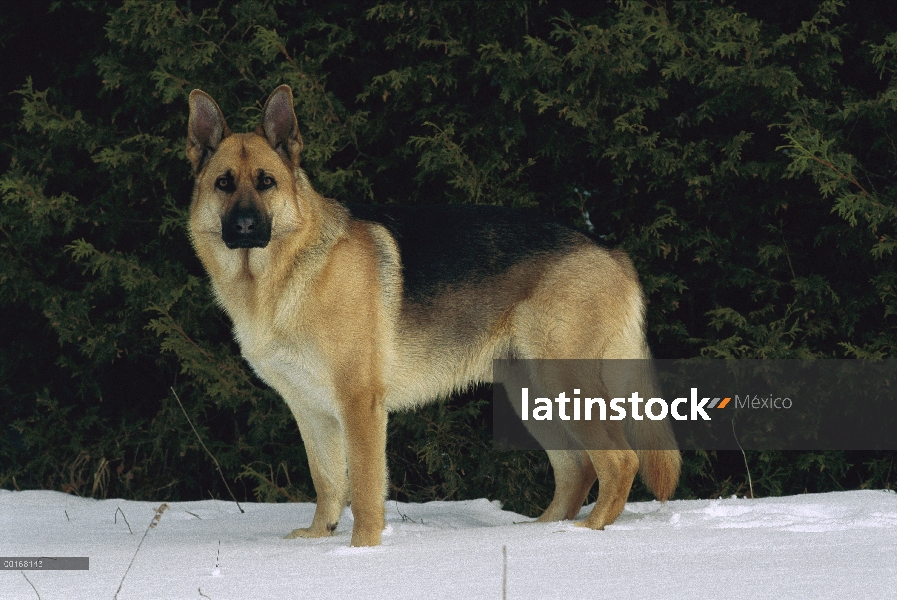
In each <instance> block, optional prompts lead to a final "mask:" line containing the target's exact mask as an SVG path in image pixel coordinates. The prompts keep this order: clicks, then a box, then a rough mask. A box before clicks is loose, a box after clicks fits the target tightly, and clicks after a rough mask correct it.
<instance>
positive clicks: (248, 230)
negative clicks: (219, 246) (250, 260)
mask: <svg viewBox="0 0 897 600" xmlns="http://www.w3.org/2000/svg"><path fill="white" fill-rule="evenodd" d="M221 239H222V240H224V244H225V245H226V246H227V247H228V248H230V249H231V250H234V249H236V248H264V247H265V246H267V245H268V242H270V241H271V223H270V221H268V219H266V218H265V217H264V215H262V213H261V212H260V211H259V210H258V209H257V208H256V207H255V206H253V205H249V206H234V207H233V208H232V209H231V211H230V212H229V213H227V214H226V215H224V216H223V217H221Z"/></svg>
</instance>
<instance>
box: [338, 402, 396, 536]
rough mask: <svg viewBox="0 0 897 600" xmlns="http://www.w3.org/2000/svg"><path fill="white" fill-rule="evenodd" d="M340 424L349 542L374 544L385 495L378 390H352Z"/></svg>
mask: <svg viewBox="0 0 897 600" xmlns="http://www.w3.org/2000/svg"><path fill="white" fill-rule="evenodd" d="M344 406H345V407H346V408H345V411H344V414H343V426H344V431H345V435H346V451H347V454H348V463H349V487H350V490H351V496H352V515H353V516H354V517H355V524H354V527H353V528H352V545H353V546H378V545H379V544H380V536H381V534H382V532H383V526H384V517H383V502H384V499H385V497H386V407H385V405H384V402H383V395H382V393H376V392H362V393H355V394H352V399H351V400H350V401H349V402H347V403H346V404H345V405H344Z"/></svg>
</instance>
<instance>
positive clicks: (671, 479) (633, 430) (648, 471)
mask: <svg viewBox="0 0 897 600" xmlns="http://www.w3.org/2000/svg"><path fill="white" fill-rule="evenodd" d="M632 423H633V424H632V425H631V426H630V427H629V428H628V429H629V430H628V431H627V432H626V433H627V435H626V437H627V438H628V441H629V443H630V445H632V446H633V447H634V448H636V450H635V453H636V455H637V456H638V460H639V470H638V473H639V476H640V477H641V478H642V481H643V482H644V483H645V486H646V487H647V488H648V489H649V490H651V493H653V494H654V496H655V497H656V498H657V499H658V500H660V501H661V502H666V501H667V500H669V499H670V498H671V497H672V496H673V492H675V491H676V485H677V484H678V483H679V471H680V470H681V468H682V455H681V454H680V453H679V450H678V449H675V448H676V439H675V438H674V437H673V431H672V429H671V428H670V426H669V424H668V423H667V422H666V421H651V420H649V419H645V420H643V421H635V422H632Z"/></svg>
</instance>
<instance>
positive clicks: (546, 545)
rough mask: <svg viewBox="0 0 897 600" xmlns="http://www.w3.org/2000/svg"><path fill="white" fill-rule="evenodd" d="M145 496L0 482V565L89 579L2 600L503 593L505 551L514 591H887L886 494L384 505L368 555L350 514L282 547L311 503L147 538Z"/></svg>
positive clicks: (896, 510)
mask: <svg viewBox="0 0 897 600" xmlns="http://www.w3.org/2000/svg"><path fill="white" fill-rule="evenodd" d="M161 504H162V503H161V502H131V501H127V500H91V499H85V498H79V497H75V496H70V495H65V494H62V493H59V492H50V491H21V492H17V491H9V490H0V556H4V557H11V556H87V557H89V558H90V570H88V571H24V572H22V571H0V599H7V598H10V599H12V598H15V599H17V600H19V599H28V598H37V597H38V594H39V596H40V598H41V599H42V600H50V599H54V598H61V599H64V600H79V599H82V598H83V599H90V600H96V599H98V598H102V599H112V598H113V597H114V596H115V594H116V590H118V589H119V585H121V589H120V591H119V592H118V598H121V599H130V598H146V599H153V600H160V599H165V598H178V599H183V598H191V599H197V600H199V599H201V598H204V597H205V598H211V599H212V600H225V599H246V598H265V599H269V598H270V599H275V598H315V599H317V598H390V599H399V598H462V599H464V600H468V599H474V598H501V597H502V593H503V592H502V589H503V565H504V559H503V551H502V549H503V547H504V548H506V550H507V579H506V584H505V585H506V594H507V598H514V599H517V598H540V599H541V598H564V599H573V598H707V597H719V598H722V597H725V598H752V599H753V598H770V597H800V598H859V597H862V598H887V597H891V598H893V597H895V593H897V592H895V590H897V552H895V550H897V493H894V492H893V491H886V490H878V491H869V490H867V491H854V492H837V493H829V494H807V495H803V496H790V497H779V498H763V499H753V500H751V499H744V498H734V497H733V498H725V499H717V500H674V501H671V502H667V503H666V504H661V503H659V502H637V503H629V504H627V506H626V510H625V511H624V513H623V514H622V515H621V516H620V518H619V519H618V520H617V521H616V522H615V523H614V524H613V525H611V526H609V527H607V528H606V530H605V531H590V530H586V529H583V528H581V527H574V526H573V524H572V523H571V522H562V523H546V524H543V523H529V521H531V519H528V518H526V517H524V516H522V515H518V514H514V513H511V512H507V511H503V510H501V506H500V504H499V503H498V502H489V501H488V500H470V501H463V502H429V503H426V504H405V503H397V502H393V501H389V502H388V503H387V528H386V530H385V531H384V536H383V545H382V546H379V547H376V548H350V547H349V546H348V544H349V538H350V533H351V527H352V515H351V511H350V510H349V509H346V511H345V513H344V514H343V518H342V520H341V521H340V524H339V527H338V529H337V530H336V533H335V534H334V536H333V537H329V538H321V539H314V540H308V539H294V540H286V539H283V536H284V535H285V534H286V533H288V532H290V531H291V530H292V529H294V528H296V527H300V526H306V525H307V524H308V523H309V522H311V517H312V514H313V512H314V505H313V504H253V503H249V504H242V506H243V508H244V510H245V511H246V512H245V514H240V512H239V511H238V510H237V507H236V505H235V504H234V503H233V502H224V501H215V500H206V501H198V502H171V503H168V506H169V507H168V509H167V510H166V511H165V512H164V513H163V514H162V515H161V517H160V518H159V519H158V524H157V526H156V527H154V528H151V529H148V527H149V524H150V523H151V522H152V521H153V518H154V517H155V516H156V509H158V508H159V506H160V505H161ZM589 508H590V507H584V508H583V511H582V512H581V513H580V518H582V517H584V516H585V515H586V514H587V512H588V510H589ZM119 509H120V510H119ZM125 519H126V520H127V521H126V520H125ZM129 526H130V531H129ZM145 533H146V537H145V539H143V543H142V544H141V538H143V536H144V534H145ZM138 546H139V550H138ZM135 551H136V555H135ZM132 560H133V563H132V564H131V567H130V570H128V565H129V563H131V562H132ZM23 573H24V575H25V577H23ZM26 577H27V580H26ZM122 580H124V581H123V583H122ZM29 582H30V583H29ZM32 585H33V586H34V587H33V588H32ZM35 590H36V591H35Z"/></svg>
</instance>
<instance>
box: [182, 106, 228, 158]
mask: <svg viewBox="0 0 897 600" xmlns="http://www.w3.org/2000/svg"><path fill="white" fill-rule="evenodd" d="M230 134H231V133H230V129H228V128H227V123H225V122H224V115H222V114H221V109H220V108H218V105H217V104H215V101H214V100H212V97H211V96H209V95H208V94H207V93H205V92H204V91H202V90H193V91H192V92H190V121H189V123H188V124H187V158H189V159H190V162H191V163H193V174H194V175H195V174H197V173H199V172H200V171H202V169H203V167H205V166H206V163H208V162H209V159H210V158H211V157H212V154H214V152H215V150H217V149H218V144H220V143H221V140H223V139H224V138H226V137H227V136H229V135H230Z"/></svg>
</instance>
